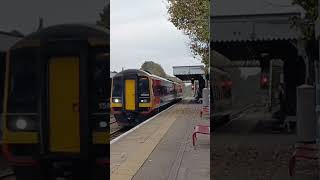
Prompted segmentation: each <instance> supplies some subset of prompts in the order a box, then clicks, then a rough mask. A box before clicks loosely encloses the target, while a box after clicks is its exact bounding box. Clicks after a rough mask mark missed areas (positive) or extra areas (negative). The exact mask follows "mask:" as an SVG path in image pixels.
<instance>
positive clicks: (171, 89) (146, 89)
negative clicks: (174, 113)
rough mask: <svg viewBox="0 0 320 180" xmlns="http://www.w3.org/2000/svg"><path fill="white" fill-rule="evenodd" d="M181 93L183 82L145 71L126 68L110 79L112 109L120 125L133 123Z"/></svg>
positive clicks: (175, 99) (171, 101)
mask: <svg viewBox="0 0 320 180" xmlns="http://www.w3.org/2000/svg"><path fill="white" fill-rule="evenodd" d="M182 96H183V84H181V83H178V82H174V81H172V80H169V79H165V78H162V77H159V76H156V75H153V74H151V73H149V72H147V71H143V70H139V69H128V70H124V71H122V72H120V73H117V74H116V75H115V76H114V77H113V79H112V89H111V99H110V101H111V102H110V104H111V112H112V114H113V115H114V117H115V119H116V121H117V123H118V124H119V125H121V126H135V125H137V124H139V123H141V122H142V121H143V120H145V118H146V117H149V116H150V115H152V114H154V113H156V112H157V111H159V110H160V109H161V108H163V107H165V106H167V105H169V104H171V103H173V102H176V101H179V100H181V99H182Z"/></svg>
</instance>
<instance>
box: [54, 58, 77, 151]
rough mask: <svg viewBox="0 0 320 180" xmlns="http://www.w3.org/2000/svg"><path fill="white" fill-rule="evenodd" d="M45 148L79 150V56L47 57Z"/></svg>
mask: <svg viewBox="0 0 320 180" xmlns="http://www.w3.org/2000/svg"><path fill="white" fill-rule="evenodd" d="M49 97H50V99H49V121H50V131H49V132H50V134H49V138H50V139H49V141H50V144H49V150H50V151H51V152H80V115H79V58H78V57H54V58H51V59H50V60H49Z"/></svg>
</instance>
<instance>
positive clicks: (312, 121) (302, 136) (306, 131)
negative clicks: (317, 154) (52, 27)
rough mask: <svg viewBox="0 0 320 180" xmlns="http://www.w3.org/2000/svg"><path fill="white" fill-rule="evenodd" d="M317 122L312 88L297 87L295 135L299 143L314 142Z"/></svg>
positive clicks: (307, 86) (306, 86)
mask: <svg viewBox="0 0 320 180" xmlns="http://www.w3.org/2000/svg"><path fill="white" fill-rule="evenodd" d="M316 127H317V121H316V112H315V90H314V87H313V86H310V85H301V86H299V87H297V135H298V141H300V142H313V141H316V135H317V129H316Z"/></svg>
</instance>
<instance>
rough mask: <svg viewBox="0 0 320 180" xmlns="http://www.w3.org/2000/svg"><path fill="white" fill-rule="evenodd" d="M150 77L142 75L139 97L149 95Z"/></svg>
mask: <svg viewBox="0 0 320 180" xmlns="http://www.w3.org/2000/svg"><path fill="white" fill-rule="evenodd" d="M149 96H150V89H149V79H148V78H146V77H141V78H140V79H139V97H149Z"/></svg>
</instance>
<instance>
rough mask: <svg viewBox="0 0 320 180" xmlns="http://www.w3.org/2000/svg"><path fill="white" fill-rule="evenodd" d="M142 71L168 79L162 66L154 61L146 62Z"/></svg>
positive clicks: (142, 66)
mask: <svg viewBox="0 0 320 180" xmlns="http://www.w3.org/2000/svg"><path fill="white" fill-rule="evenodd" d="M140 69H141V70H144V71H148V72H150V73H151V74H154V75H157V76H160V77H163V78H166V77H167V74H166V73H165V71H164V70H163V68H162V67H161V65H160V64H157V63H155V62H153V61H145V62H144V63H143V64H142V65H141V68H140Z"/></svg>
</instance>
